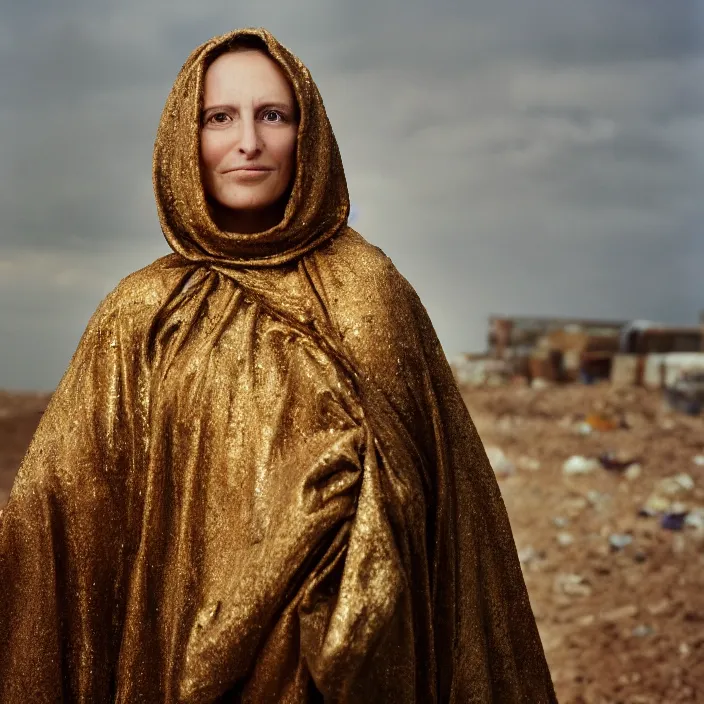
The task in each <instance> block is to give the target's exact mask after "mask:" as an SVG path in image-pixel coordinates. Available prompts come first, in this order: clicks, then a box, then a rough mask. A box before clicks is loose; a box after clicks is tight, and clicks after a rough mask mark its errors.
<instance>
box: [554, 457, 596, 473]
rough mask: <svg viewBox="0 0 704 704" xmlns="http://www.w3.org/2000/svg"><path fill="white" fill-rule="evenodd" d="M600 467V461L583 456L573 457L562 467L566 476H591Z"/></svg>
mask: <svg viewBox="0 0 704 704" xmlns="http://www.w3.org/2000/svg"><path fill="white" fill-rule="evenodd" d="M600 466H601V465H600V463H599V461H598V460H595V459H592V458H589V457H582V456H581V455H572V457H570V458H569V459H568V460H566V461H565V463H564V464H563V465H562V471H563V472H564V473H565V474H590V473H591V472H593V471H595V470H596V469H598V468H599V467H600Z"/></svg>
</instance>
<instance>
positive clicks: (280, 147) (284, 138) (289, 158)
mask: <svg viewBox="0 0 704 704" xmlns="http://www.w3.org/2000/svg"><path fill="white" fill-rule="evenodd" d="M272 147H273V148H274V151H275V152H276V158H277V160H278V161H279V163H280V164H282V165H286V166H287V167H289V168H290V167H291V165H292V164H293V162H294V159H295V157H296V133H295V132H294V133H293V134H282V135H280V137H279V138H278V139H277V140H276V143H275V145H272Z"/></svg>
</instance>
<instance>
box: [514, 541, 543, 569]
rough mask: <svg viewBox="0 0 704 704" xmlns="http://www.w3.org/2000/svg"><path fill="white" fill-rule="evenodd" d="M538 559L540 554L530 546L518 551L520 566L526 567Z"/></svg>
mask: <svg viewBox="0 0 704 704" xmlns="http://www.w3.org/2000/svg"><path fill="white" fill-rule="evenodd" d="M539 558H540V553H539V552H538V551H537V550H536V549H535V548H534V547H533V546H532V545H526V546H525V547H524V548H521V549H520V550H519V551H518V561H519V562H520V563H521V564H522V565H527V564H529V563H531V562H534V561H535V560H537V559H539Z"/></svg>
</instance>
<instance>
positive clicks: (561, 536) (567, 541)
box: [556, 531, 574, 548]
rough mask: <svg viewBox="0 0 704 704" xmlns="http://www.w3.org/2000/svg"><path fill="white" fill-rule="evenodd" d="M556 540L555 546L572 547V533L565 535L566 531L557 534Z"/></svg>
mask: <svg viewBox="0 0 704 704" xmlns="http://www.w3.org/2000/svg"><path fill="white" fill-rule="evenodd" d="M556 540H557V544H558V545H559V546H560V547H561V548H566V547H568V546H569V545H572V543H574V536H573V535H572V533H567V532H566V531H564V532H562V533H558V534H557V536H556Z"/></svg>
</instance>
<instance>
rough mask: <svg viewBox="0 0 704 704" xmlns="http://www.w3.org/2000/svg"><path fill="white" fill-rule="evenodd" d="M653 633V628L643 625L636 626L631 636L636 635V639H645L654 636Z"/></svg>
mask: <svg viewBox="0 0 704 704" xmlns="http://www.w3.org/2000/svg"><path fill="white" fill-rule="evenodd" d="M653 633H655V629H654V628H652V627H651V626H647V625H646V624H644V623H641V624H640V625H638V626H636V627H635V628H634V629H633V630H632V631H631V634H632V635H634V636H635V637H636V638H645V637H646V636H649V635H652V634H653Z"/></svg>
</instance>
